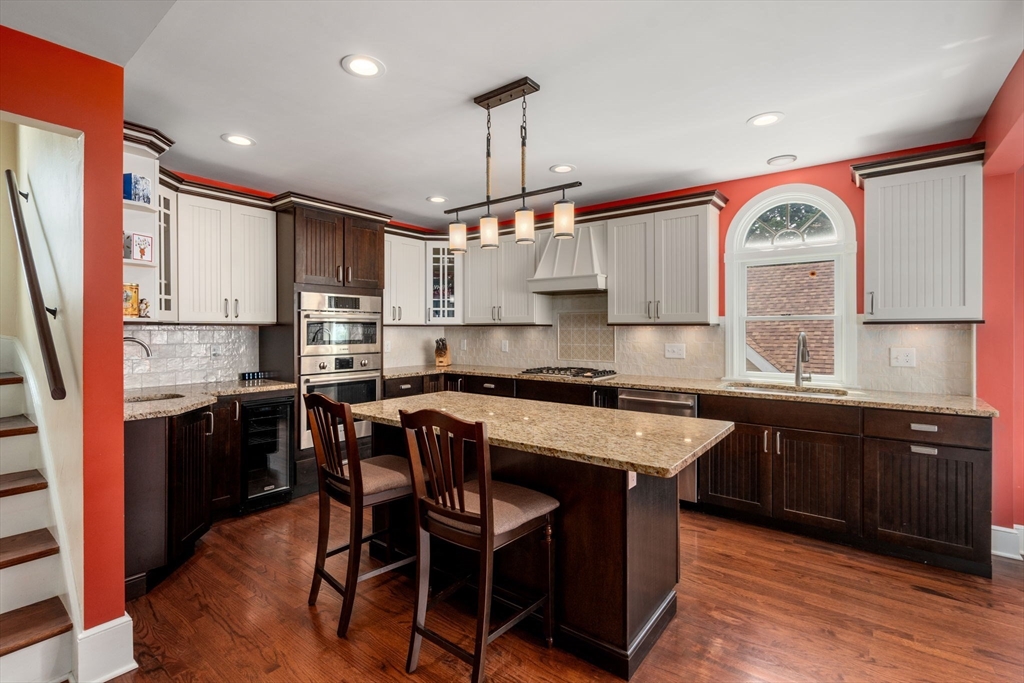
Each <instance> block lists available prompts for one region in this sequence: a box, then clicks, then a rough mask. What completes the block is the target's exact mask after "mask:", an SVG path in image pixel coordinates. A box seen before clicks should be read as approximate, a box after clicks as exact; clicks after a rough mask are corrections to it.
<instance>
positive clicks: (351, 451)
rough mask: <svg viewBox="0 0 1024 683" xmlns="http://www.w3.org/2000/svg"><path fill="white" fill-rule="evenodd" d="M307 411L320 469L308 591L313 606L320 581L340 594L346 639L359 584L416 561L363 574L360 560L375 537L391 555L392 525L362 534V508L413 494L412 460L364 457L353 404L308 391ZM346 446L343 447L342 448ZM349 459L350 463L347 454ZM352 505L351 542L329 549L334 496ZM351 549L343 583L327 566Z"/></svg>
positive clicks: (340, 629) (342, 634) (341, 631)
mask: <svg viewBox="0 0 1024 683" xmlns="http://www.w3.org/2000/svg"><path fill="white" fill-rule="evenodd" d="M305 400H306V410H307V411H308V412H309V423H310V428H311V430H312V432H313V447H314V450H315V451H316V464H317V468H316V472H317V480H318V482H319V488H320V531H319V533H318V535H317V539H316V565H315V567H314V569H313V585H312V587H311V588H310V589H309V604H310V605H315V604H316V598H317V595H319V593H320V582H321V580H323V581H326V582H327V583H328V584H329V585H330V586H331V587H332V588H334V590H336V591H338V592H339V593H341V595H342V598H343V601H342V607H341V617H340V619H339V620H338V636H339V637H342V638H343V637H345V634H346V633H348V623H349V620H350V619H351V618H352V606H353V604H354V603H355V600H356V585H357V584H358V583H359V582H360V581H365V580H366V579H370V578H373V577H374V576H378V575H380V574H383V573H384V572H388V571H391V570H392V569H398V568H399V567H402V566H404V565H407V564H410V563H411V562H413V561H415V559H416V558H415V557H406V558H403V559H401V560H399V561H397V562H391V563H390V564H387V565H385V566H383V567H378V568H377V569H374V570H373V571H370V572H367V573H365V574H363V575H362V576H360V575H359V560H360V557H361V555H362V549H363V544H364V543H365V542H367V541H369V540H371V539H373V538H376V537H377V536H381V535H386V536H388V560H390V559H391V539H390V535H389V531H390V525H389V527H388V528H387V529H382V530H380V531H377V532H374V533H372V534H370V535H369V536H363V510H364V509H365V508H368V507H369V508H372V507H373V506H374V505H380V504H381V503H390V502H391V501H393V500H398V499H399V498H405V497H406V496H409V495H411V493H412V480H411V479H410V477H409V461H408V460H407V459H405V458H402V457H399V456H397V455H379V456H377V457H374V458H367V459H366V460H362V459H361V458H360V457H359V445H358V443H357V442H356V428H355V423H354V422H353V421H352V407H351V406H350V405H349V404H347V403H337V402H335V401H332V400H331V399H329V398H328V397H326V396H324V395H323V394H306V395H305ZM339 426H340V427H342V428H343V429H344V430H345V442H344V444H342V442H341V441H340V439H339V437H338V427H339ZM343 446H344V447H343ZM346 456H347V457H348V463H347V465H348V467H346V466H345V465H346V462H345V457H346ZM332 498H333V499H334V500H336V501H338V502H339V503H341V504H342V505H347V506H348V508H349V512H350V515H349V517H350V518H351V521H350V523H349V542H348V543H346V544H345V545H343V546H339V547H337V548H334V549H333V550H328V549H327V537H328V533H329V532H330V529H331V499H332ZM346 550H348V571H347V572H346V576H345V583H344V585H343V584H342V583H341V582H340V581H338V580H337V579H335V578H334V577H333V576H331V574H330V573H328V572H327V570H325V569H324V562H325V561H326V560H327V558H328V557H333V556H334V555H337V554H338V553H343V552H345V551H346Z"/></svg>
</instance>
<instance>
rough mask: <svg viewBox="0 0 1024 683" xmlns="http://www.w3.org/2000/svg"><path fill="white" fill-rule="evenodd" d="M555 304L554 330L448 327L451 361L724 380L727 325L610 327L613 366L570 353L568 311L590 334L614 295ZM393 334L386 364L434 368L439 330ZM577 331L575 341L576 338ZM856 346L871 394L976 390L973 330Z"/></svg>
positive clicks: (890, 329)
mask: <svg viewBox="0 0 1024 683" xmlns="http://www.w3.org/2000/svg"><path fill="white" fill-rule="evenodd" d="M552 306H553V309H554V310H553V312H554V315H555V320H556V321H557V323H556V324H555V325H554V326H551V327H512V326H509V327H490V326H484V327H446V328H445V332H444V334H445V336H446V337H447V338H448V346H449V347H450V348H451V349H452V362H453V363H456V364H472V365H493V366H499V367H518V368H525V367H536V366H541V365H555V366H567V365H587V366H591V367H596V368H600V369H609V370H615V371H616V372H618V373H620V374H628V375H656V376H661V377H683V378H693V379H719V378H721V377H724V376H725V327H724V326H721V325H720V326H711V327H709V326H682V325H680V326H675V325H659V326H651V327H641V326H616V327H608V328H605V334H606V335H607V334H610V335H611V337H612V339H613V340H614V342H613V343H614V361H606V360H591V359H590V358H582V357H579V356H578V355H577V354H573V353H572V352H570V355H569V356H566V355H565V354H564V351H565V346H564V341H565V336H566V324H565V323H566V322H567V321H572V323H573V325H577V324H578V322H579V320H580V318H579V316H577V315H572V316H569V317H566V316H565V315H564V314H566V313H572V314H582V315H584V318H583V320H584V324H583V327H584V328H585V329H590V325H589V323H590V322H591V320H590V318H589V317H588V315H589V314H594V315H598V314H600V315H605V314H606V313H607V308H608V300H607V295H604V294H588V295H573V296H557V297H554V298H553V301H552ZM601 322H602V324H603V320H602V321H601ZM391 333H392V336H391V338H392V339H393V340H395V339H396V338H402V339H404V340H405V341H403V342H402V343H401V344H399V342H397V341H396V342H395V346H394V348H396V349H401V353H400V354H399V355H400V362H391V361H389V358H388V355H385V366H386V367H395V366H397V365H416V364H423V363H425V364H431V363H433V351H432V350H433V339H434V337H439V336H441V332H440V329H429V330H426V331H423V330H422V328H419V329H417V328H393V329H392V330H391ZM571 334H572V333H571V332H570V337H569V339H573V337H572V336H571ZM577 338H578V337H577ZM583 338H584V339H586V336H584V337H583ZM463 341H465V342H466V350H465V351H463V350H462V342H463ZM503 341H508V351H502V350H501V349H502V342H503ZM560 344H561V350H562V351H563V353H560V352H559V351H560ZM665 344H684V345H685V347H686V350H685V358H681V359H674V358H665ZM857 344H858V353H857V355H858V362H857V366H858V367H857V370H858V382H859V385H860V386H861V387H862V388H864V389H872V390H881V391H903V392H922V393H934V394H954V395H963V396H968V395H971V394H972V393H973V391H974V377H973V375H974V343H973V330H972V329H971V326H970V325H858V330H857ZM893 346H898V347H912V348H915V349H916V350H917V366H916V367H913V368H905V367H900V368H894V367H890V366H889V348H890V347H893ZM585 355H588V354H585ZM591 357H592V356H591ZM395 360H399V358H396V359H395Z"/></svg>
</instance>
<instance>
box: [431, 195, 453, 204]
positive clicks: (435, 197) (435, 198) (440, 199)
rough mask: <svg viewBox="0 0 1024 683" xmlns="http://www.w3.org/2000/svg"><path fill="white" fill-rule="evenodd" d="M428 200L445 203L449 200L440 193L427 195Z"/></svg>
mask: <svg viewBox="0 0 1024 683" xmlns="http://www.w3.org/2000/svg"><path fill="white" fill-rule="evenodd" d="M427 201H428V202H434V203H435V204H444V203H445V202H446V201H448V198H447V197H442V196H441V195H439V194H432V195H430V196H429V197H427Z"/></svg>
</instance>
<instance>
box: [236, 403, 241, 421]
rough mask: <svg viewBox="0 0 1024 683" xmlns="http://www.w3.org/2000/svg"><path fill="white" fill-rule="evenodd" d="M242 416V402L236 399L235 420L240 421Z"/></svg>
mask: <svg viewBox="0 0 1024 683" xmlns="http://www.w3.org/2000/svg"><path fill="white" fill-rule="evenodd" d="M241 418H242V402H241V401H235V422H238V421H239V420H240V419H241Z"/></svg>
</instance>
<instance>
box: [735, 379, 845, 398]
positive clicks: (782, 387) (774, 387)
mask: <svg viewBox="0 0 1024 683" xmlns="http://www.w3.org/2000/svg"><path fill="white" fill-rule="evenodd" d="M722 387H723V388H725V389H739V390H741V391H753V392H756V393H759V394H825V395H828V396H847V395H848V394H849V393H850V392H848V391H847V390H846V389H830V388H827V387H797V386H793V385H792V384H761V383H755V382H727V383H726V384H723V385H722Z"/></svg>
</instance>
